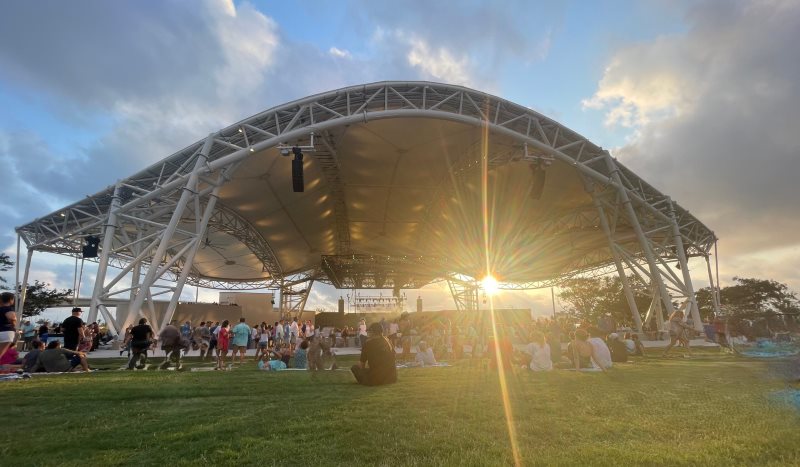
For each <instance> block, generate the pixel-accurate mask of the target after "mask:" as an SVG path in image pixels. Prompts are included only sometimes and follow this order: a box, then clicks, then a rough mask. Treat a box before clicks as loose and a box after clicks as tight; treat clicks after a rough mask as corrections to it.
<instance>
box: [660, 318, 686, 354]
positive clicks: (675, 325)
mask: <svg viewBox="0 0 800 467" xmlns="http://www.w3.org/2000/svg"><path fill="white" fill-rule="evenodd" d="M690 328H691V326H689V325H688V324H686V323H685V322H684V321H683V312H682V311H681V310H675V311H674V312H673V313H672V314H671V315H670V316H669V344H668V345H667V348H666V349H664V354H663V355H662V356H663V357H666V356H667V354H668V353H669V351H670V350H672V348H673V347H674V346H675V344H677V343H679V342H680V343H681V344H683V345H684V346H685V347H686V351H688V352H689V355H691V354H692V349H691V348H690V347H689V339H688V337H687V334H688V331H689V329H690Z"/></svg>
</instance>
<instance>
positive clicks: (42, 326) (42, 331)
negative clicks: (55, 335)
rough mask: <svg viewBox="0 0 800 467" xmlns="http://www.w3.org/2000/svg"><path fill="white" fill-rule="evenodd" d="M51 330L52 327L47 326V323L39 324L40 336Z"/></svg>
mask: <svg viewBox="0 0 800 467" xmlns="http://www.w3.org/2000/svg"><path fill="white" fill-rule="evenodd" d="M49 332H50V329H49V328H48V327H47V325H46V324H43V325H41V326H39V336H44V335H47V334H48V333H49Z"/></svg>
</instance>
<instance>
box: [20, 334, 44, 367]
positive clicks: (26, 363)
mask: <svg viewBox="0 0 800 467" xmlns="http://www.w3.org/2000/svg"><path fill="white" fill-rule="evenodd" d="M31 345H32V346H33V348H32V349H31V351H30V352H28V353H26V354H25V357H23V358H22V371H24V372H26V373H33V372H34V371H36V361H37V360H38V359H39V354H40V353H42V350H44V342H42V341H40V340H35V341H33V342H31Z"/></svg>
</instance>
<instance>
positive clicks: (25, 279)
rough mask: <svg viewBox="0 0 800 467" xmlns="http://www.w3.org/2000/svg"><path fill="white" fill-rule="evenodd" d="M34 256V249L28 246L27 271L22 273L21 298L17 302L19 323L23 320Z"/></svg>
mask: <svg viewBox="0 0 800 467" xmlns="http://www.w3.org/2000/svg"><path fill="white" fill-rule="evenodd" d="M32 258H33V250H32V249H30V248H28V257H27V258H26V259H25V272H23V273H22V286H21V287H20V289H19V292H18V294H19V300H17V301H16V302H15V303H17V323H21V322H22V311H23V310H24V309H25V296H26V295H27V293H28V275H29V274H30V272H31V259H32Z"/></svg>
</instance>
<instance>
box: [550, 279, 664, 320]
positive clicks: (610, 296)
mask: <svg viewBox="0 0 800 467" xmlns="http://www.w3.org/2000/svg"><path fill="white" fill-rule="evenodd" d="M628 281H629V283H630V284H631V288H632V289H633V291H634V300H635V302H636V306H637V308H638V309H639V313H640V314H642V315H643V314H644V313H646V312H647V307H648V306H649V305H650V297H649V296H648V294H647V293H646V290H647V288H646V287H645V286H644V284H642V283H641V281H639V280H638V278H636V277H635V276H629V277H628ZM560 288H561V292H559V294H558V297H559V298H560V299H561V300H562V301H564V302H566V304H567V312H569V313H570V314H572V315H574V316H577V317H578V318H580V319H586V320H589V321H592V322H594V321H596V320H597V318H599V317H600V316H602V315H605V314H607V313H608V314H610V315H611V316H612V317H613V318H614V319H615V320H616V321H617V322H623V321H630V318H631V315H630V307H629V306H628V301H627V299H626V298H625V292H624V289H623V287H622V279H620V277H619V276H606V277H594V278H585V277H580V278H575V279H569V280H567V281H565V282H564V283H562V284H561V286H560Z"/></svg>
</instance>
